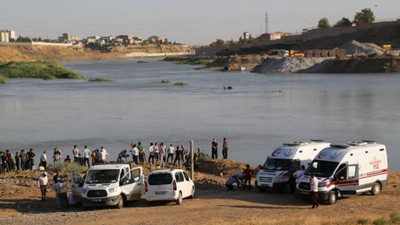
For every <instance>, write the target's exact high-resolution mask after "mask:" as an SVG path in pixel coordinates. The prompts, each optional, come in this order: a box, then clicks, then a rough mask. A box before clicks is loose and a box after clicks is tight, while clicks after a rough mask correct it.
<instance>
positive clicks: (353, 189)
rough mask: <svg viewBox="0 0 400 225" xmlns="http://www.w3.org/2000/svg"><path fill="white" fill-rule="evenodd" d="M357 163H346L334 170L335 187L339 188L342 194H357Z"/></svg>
mask: <svg viewBox="0 0 400 225" xmlns="http://www.w3.org/2000/svg"><path fill="white" fill-rule="evenodd" d="M358 176H359V174H358V165H356V164H352V165H347V166H345V167H343V168H342V169H340V170H339V171H337V172H336V174H335V176H334V177H333V179H334V183H335V186H336V188H337V189H339V190H340V193H342V195H343V196H350V195H356V194H357V188H358V186H359V177H358Z"/></svg>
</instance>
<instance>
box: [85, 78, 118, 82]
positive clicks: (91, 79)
mask: <svg viewBox="0 0 400 225" xmlns="http://www.w3.org/2000/svg"><path fill="white" fill-rule="evenodd" d="M89 81H90V82H113V80H111V79H107V78H90V79H89Z"/></svg>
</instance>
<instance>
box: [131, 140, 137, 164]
mask: <svg viewBox="0 0 400 225" xmlns="http://www.w3.org/2000/svg"><path fill="white" fill-rule="evenodd" d="M131 153H132V158H133V161H134V162H135V164H139V149H138V147H137V145H136V144H133V145H132V150H131Z"/></svg>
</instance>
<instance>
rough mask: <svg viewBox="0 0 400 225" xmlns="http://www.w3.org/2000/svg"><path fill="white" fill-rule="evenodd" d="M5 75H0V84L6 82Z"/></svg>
mask: <svg viewBox="0 0 400 225" xmlns="http://www.w3.org/2000/svg"><path fill="white" fill-rule="evenodd" d="M6 79H7V78H6V77H5V76H2V75H0V84H5V83H6Z"/></svg>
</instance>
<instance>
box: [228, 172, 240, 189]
mask: <svg viewBox="0 0 400 225" xmlns="http://www.w3.org/2000/svg"><path fill="white" fill-rule="evenodd" d="M242 181H243V174H242V173H236V174H234V175H232V176H230V177H229V178H228V180H227V181H226V183H225V186H226V187H227V188H228V190H230V191H233V189H234V188H233V184H234V183H236V184H237V187H238V189H239V188H240V186H241V185H242Z"/></svg>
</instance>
